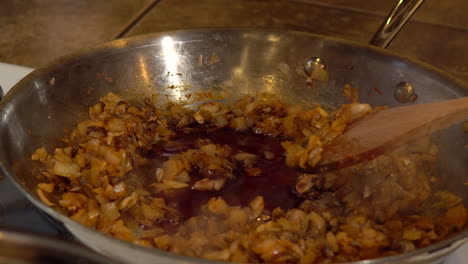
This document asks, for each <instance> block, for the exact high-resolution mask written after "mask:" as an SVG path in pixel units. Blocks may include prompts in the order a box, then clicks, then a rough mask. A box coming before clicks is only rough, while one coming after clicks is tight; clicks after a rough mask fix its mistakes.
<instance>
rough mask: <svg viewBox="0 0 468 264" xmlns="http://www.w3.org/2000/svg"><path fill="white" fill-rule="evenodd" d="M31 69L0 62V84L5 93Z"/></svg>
mask: <svg viewBox="0 0 468 264" xmlns="http://www.w3.org/2000/svg"><path fill="white" fill-rule="evenodd" d="M32 70H33V69H31V68H26V67H23V66H17V65H12V64H7V63H2V62H0V86H1V87H2V88H3V92H4V93H5V94H6V93H7V91H8V90H10V88H11V87H13V85H15V84H16V83H17V82H18V81H19V80H21V78H23V77H24V76H26V75H27V74H28V73H30V72H31V71H32Z"/></svg>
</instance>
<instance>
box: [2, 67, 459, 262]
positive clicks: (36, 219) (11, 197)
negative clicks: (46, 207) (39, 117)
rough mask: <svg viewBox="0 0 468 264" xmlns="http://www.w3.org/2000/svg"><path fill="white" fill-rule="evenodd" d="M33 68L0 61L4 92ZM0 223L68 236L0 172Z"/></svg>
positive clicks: (454, 255)
mask: <svg viewBox="0 0 468 264" xmlns="http://www.w3.org/2000/svg"><path fill="white" fill-rule="evenodd" d="M32 70H33V69H31V68H26V67H22V66H17V65H11V64H5V63H1V62H0V87H1V88H2V89H3V92H4V93H5V94H6V93H7V92H8V90H9V89H10V88H11V87H13V85H15V84H16V83H17V82H18V81H19V80H20V79H21V78H23V77H24V76H25V75H27V74H28V73H30V72H31V71H32ZM0 226H4V227H15V228H19V229H22V230H25V231H31V232H35V233H40V234H46V235H52V236H56V237H60V238H65V239H72V238H71V236H70V235H69V234H68V233H67V232H66V231H65V230H64V229H63V227H61V226H60V224H58V223H56V222H54V221H53V220H52V219H51V218H49V217H48V216H46V215H45V214H44V213H42V212H40V211H39V209H36V208H35V207H34V206H33V205H32V204H31V203H30V202H29V201H28V200H27V199H26V198H24V197H23V195H22V194H21V193H20V192H19V191H18V190H17V189H16V187H15V186H14V185H13V183H11V181H10V180H9V179H8V178H6V177H4V176H2V175H0ZM465 263H468V243H466V244H465V245H464V246H462V247H461V248H459V249H458V250H456V251H455V252H454V253H452V254H451V255H450V256H449V257H448V258H447V259H446V260H445V261H444V264H465Z"/></svg>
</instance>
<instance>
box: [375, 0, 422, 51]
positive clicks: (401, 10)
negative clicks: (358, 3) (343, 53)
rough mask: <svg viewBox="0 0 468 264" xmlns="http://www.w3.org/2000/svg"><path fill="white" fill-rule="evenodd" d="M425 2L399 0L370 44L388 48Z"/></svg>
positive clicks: (420, 0) (419, 0)
mask: <svg viewBox="0 0 468 264" xmlns="http://www.w3.org/2000/svg"><path fill="white" fill-rule="evenodd" d="M423 2H424V0H397V3H396V4H395V6H394V7H393V9H392V11H390V13H389V14H388V16H387V17H386V18H385V20H384V22H383V23H382V25H381V26H380V28H379V30H377V32H376V33H375V34H374V36H373V37H372V39H371V41H370V42H369V44H371V45H374V46H377V47H381V48H386V47H387V46H388V44H390V42H391V41H392V40H393V38H394V37H395V36H396V34H398V32H399V31H400V30H401V28H402V27H403V26H404V25H405V24H406V22H407V21H408V19H410V17H411V16H412V15H413V14H414V12H416V10H417V9H418V7H419V6H420V5H421V4H422V3H423Z"/></svg>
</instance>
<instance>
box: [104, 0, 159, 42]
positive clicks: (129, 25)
mask: <svg viewBox="0 0 468 264" xmlns="http://www.w3.org/2000/svg"><path fill="white" fill-rule="evenodd" d="M160 1H161V0H153V1H151V3H149V4H148V5H147V6H146V7H144V8H143V9H142V11H141V12H140V13H138V14H137V15H135V16H134V17H133V18H132V19H131V20H130V21H129V22H128V23H127V24H126V25H125V26H124V27H123V29H122V30H121V31H119V33H118V34H116V35H115V36H113V37H112V39H118V38H122V37H124V36H125V35H126V34H127V33H128V32H129V31H130V30H132V29H133V27H135V26H136V25H137V24H138V23H139V22H140V21H141V20H142V19H143V18H144V17H145V16H146V15H147V14H148V13H149V12H150V11H151V10H153V8H154V7H155V6H156V5H157V4H159V2H160Z"/></svg>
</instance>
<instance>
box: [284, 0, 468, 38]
mask: <svg viewBox="0 0 468 264" xmlns="http://www.w3.org/2000/svg"><path fill="white" fill-rule="evenodd" d="M287 1H289V2H296V3H302V4H310V5H315V6H319V7H324V8H330V9H335V10H340V11H349V12H354V13H359V14H364V15H370V16H377V17H382V21H383V18H385V17H386V16H387V15H388V14H387V13H385V12H378V11H368V10H364V9H360V8H353V7H344V6H339V5H334V4H327V3H322V2H319V1H315V0H287ZM389 11H390V10H389ZM408 23H419V24H424V25H431V26H438V27H445V28H449V29H454V30H460V31H468V27H464V26H457V25H453V24H444V23H434V22H430V21H424V20H421V19H416V18H414V17H412V18H411V19H410V20H409V21H408ZM376 30H377V29H376Z"/></svg>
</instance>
